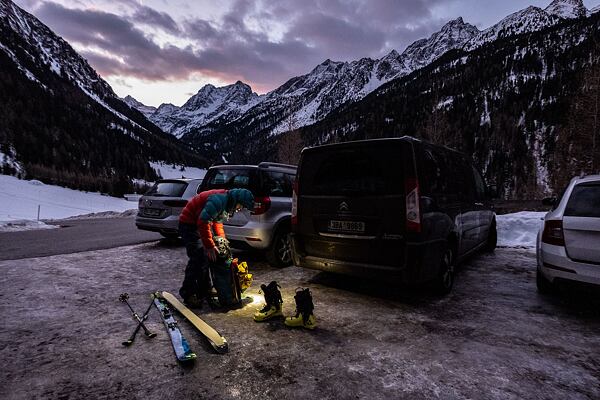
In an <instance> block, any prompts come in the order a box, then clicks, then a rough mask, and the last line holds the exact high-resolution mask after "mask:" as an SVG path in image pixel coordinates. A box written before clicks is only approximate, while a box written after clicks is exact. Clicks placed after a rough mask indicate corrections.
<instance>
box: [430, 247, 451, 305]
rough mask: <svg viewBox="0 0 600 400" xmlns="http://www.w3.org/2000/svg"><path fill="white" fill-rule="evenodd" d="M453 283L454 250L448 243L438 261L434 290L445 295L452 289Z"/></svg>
mask: <svg viewBox="0 0 600 400" xmlns="http://www.w3.org/2000/svg"><path fill="white" fill-rule="evenodd" d="M453 285H454V250H453V249H452V247H451V246H450V245H448V247H447V248H446V250H445V251H444V254H443V256H442V260H441V263H440V270H439V275H438V277H437V278H436V280H435V292H436V293H437V294H439V295H446V294H448V293H450V292H451V291H452V286H453Z"/></svg>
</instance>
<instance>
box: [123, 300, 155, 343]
mask: <svg viewBox="0 0 600 400" xmlns="http://www.w3.org/2000/svg"><path fill="white" fill-rule="evenodd" d="M153 303H154V301H152V303H150V305H149V306H148V309H147V310H146V312H145V313H144V315H143V316H142V321H145V320H146V319H148V313H149V312H150V308H151V307H152V304H153ZM142 321H140V322H139V323H138V326H136V327H135V330H134V331H133V333H132V334H131V337H130V338H129V339H127V340H126V341H125V342H123V345H124V346H129V345H131V344H132V343H133V341H134V339H135V336H136V335H137V333H138V331H139V330H140V327H142V326H144V324H143V322H142ZM144 328H145V326H144ZM144 333H145V335H146V336H147V337H149V338H153V337H154V336H156V333H152V332H149V331H148V330H146V329H145V332H144Z"/></svg>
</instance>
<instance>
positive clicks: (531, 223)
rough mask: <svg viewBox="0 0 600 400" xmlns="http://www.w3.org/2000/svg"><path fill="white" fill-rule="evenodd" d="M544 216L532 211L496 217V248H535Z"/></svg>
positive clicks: (541, 213)
mask: <svg viewBox="0 0 600 400" xmlns="http://www.w3.org/2000/svg"><path fill="white" fill-rule="evenodd" d="M544 215H546V213H545V212H534V211H521V212H517V213H512V214H504V215H497V216H496V224H497V228H498V246H500V247H527V248H535V242H536V238H537V234H538V231H539V229H540V226H541V224H542V218H543V217H544Z"/></svg>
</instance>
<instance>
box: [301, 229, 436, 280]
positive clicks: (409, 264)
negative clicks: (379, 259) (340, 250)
mask: <svg viewBox="0 0 600 400" xmlns="http://www.w3.org/2000/svg"><path fill="white" fill-rule="evenodd" d="M444 246H445V242H444V241H432V242H425V243H404V244H403V245H402V246H401V247H399V248H396V251H397V253H396V256H395V257H393V260H394V262H395V265H381V264H368V263H357V262H352V261H345V260H335V259H330V258H323V257H316V256H311V255H309V254H306V253H305V252H303V251H301V250H300V249H301V246H299V243H298V239H297V237H295V235H294V234H292V257H293V260H294V265H296V266H298V267H301V268H308V269H315V270H320V271H327V272H333V273H337V274H343V275H351V276H356V277H359V278H375V279H377V278H384V279H388V278H389V279H393V280H396V281H400V282H402V283H421V282H426V281H428V280H431V279H433V278H434V277H435V276H436V275H437V272H438V269H439V264H440V260H441V253H442V251H443V248H444Z"/></svg>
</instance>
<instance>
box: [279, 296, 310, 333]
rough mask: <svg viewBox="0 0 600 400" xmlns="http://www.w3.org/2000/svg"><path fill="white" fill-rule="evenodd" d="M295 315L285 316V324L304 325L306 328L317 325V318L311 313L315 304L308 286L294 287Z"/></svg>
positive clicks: (292, 325)
mask: <svg viewBox="0 0 600 400" xmlns="http://www.w3.org/2000/svg"><path fill="white" fill-rule="evenodd" d="M294 300H296V315H294V316H293V317H287V318H286V319H285V324H286V325H287V326H291V327H299V326H300V327H305V328H307V329H315V328H316V327H317V319H316V318H315V315H314V314H313V310H314V308H315V306H314V305H313V301H312V296H311V294H310V290H309V289H308V288H306V289H302V288H298V289H296V295H295V296H294Z"/></svg>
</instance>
